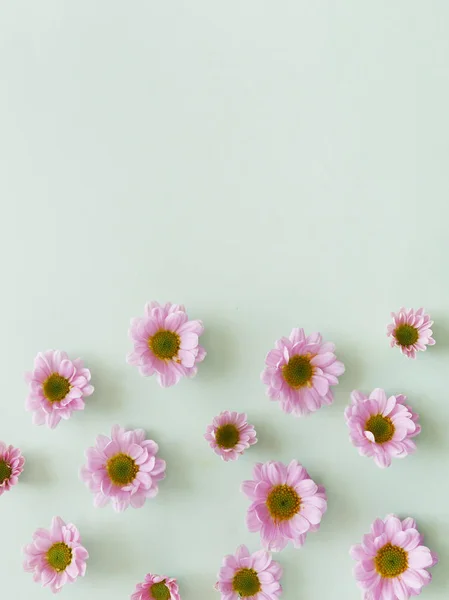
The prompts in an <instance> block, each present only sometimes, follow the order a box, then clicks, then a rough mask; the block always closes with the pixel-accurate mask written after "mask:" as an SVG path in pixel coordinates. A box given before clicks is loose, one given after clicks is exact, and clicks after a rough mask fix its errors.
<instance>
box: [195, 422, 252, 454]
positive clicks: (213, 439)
mask: <svg viewBox="0 0 449 600" xmlns="http://www.w3.org/2000/svg"><path fill="white" fill-rule="evenodd" d="M246 419H247V417H246V414H245V413H237V412H230V411H229V410H225V411H223V412H221V413H220V414H219V415H218V417H214V420H213V421H212V425H208V426H207V430H206V433H205V435H204V437H205V439H206V440H207V441H208V442H209V445H210V447H211V448H212V449H213V451H214V452H215V454H218V456H221V458H222V459H223V460H225V461H228V460H237V459H238V457H239V456H240V455H241V454H243V452H244V451H245V450H246V449H247V448H249V447H250V446H252V445H253V444H255V443H256V442H257V438H256V430H255V429H254V427H253V426H252V425H249V424H248V423H247V420H246Z"/></svg>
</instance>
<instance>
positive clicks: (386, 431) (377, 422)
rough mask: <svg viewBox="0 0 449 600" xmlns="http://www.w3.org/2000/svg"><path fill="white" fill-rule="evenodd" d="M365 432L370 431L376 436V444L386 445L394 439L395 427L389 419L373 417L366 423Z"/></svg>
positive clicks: (378, 416)
mask: <svg viewBox="0 0 449 600" xmlns="http://www.w3.org/2000/svg"><path fill="white" fill-rule="evenodd" d="M365 431H370V432H371V433H372V434H373V435H374V439H375V440H376V444H385V442H389V441H390V440H391V439H392V438H393V435H394V432H395V427H394V425H393V423H392V422H391V419H390V418H389V417H384V416H383V415H373V416H372V417H370V418H369V419H368V421H367V422H366V424H365Z"/></svg>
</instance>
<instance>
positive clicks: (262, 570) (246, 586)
mask: <svg viewBox="0 0 449 600" xmlns="http://www.w3.org/2000/svg"><path fill="white" fill-rule="evenodd" d="M281 577H282V567H281V565H280V564H279V563H277V562H275V561H274V560H272V558H271V554H269V553H268V552H265V551H264V550H259V551H258V552H254V553H253V554H250V553H249V550H248V548H247V547H246V546H239V547H238V548H237V552H236V553H235V555H234V554H228V555H227V556H225V557H224V559H223V566H222V567H221V569H220V572H219V573H218V581H217V583H216V585H215V587H216V589H217V590H218V591H219V592H221V598H222V600H240V598H251V600H276V599H277V598H279V597H280V595H281V592H282V586H281V584H280V580H281Z"/></svg>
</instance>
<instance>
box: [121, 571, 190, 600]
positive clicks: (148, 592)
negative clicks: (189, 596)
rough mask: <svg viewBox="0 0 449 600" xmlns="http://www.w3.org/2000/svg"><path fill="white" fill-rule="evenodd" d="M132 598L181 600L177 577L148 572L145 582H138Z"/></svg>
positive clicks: (139, 599)
mask: <svg viewBox="0 0 449 600" xmlns="http://www.w3.org/2000/svg"><path fill="white" fill-rule="evenodd" d="M131 600H181V596H180V595H179V589H178V584H177V583H176V579H172V578H170V577H162V576H161V575H151V573H148V575H146V577H145V581H144V582H143V583H138V584H137V586H136V591H135V592H134V594H133V595H132V596H131Z"/></svg>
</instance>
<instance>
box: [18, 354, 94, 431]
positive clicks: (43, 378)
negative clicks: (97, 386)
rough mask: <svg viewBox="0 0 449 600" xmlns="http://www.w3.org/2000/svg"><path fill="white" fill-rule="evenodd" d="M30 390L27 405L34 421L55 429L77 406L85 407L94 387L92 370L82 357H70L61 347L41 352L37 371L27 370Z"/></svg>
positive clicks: (78, 408)
mask: <svg viewBox="0 0 449 600" xmlns="http://www.w3.org/2000/svg"><path fill="white" fill-rule="evenodd" d="M25 381H26V382H27V383H28V384H29V390H30V393H29V395H28V398H27V400H26V409H27V410H29V411H33V412H34V414H33V423H34V424H35V425H43V424H44V423H46V424H47V425H48V427H50V428H51V429H54V428H55V427H56V425H57V424H58V423H59V421H60V420H61V419H69V418H70V416H71V415H72V412H73V411H74V410H83V409H84V398H85V397H86V396H90V395H91V394H92V392H93V391H94V388H93V386H92V385H90V383H89V382H90V371H89V369H85V368H84V366H83V361H82V360H81V359H80V358H77V359H76V360H73V361H72V360H69V358H68V356H67V354H66V353H65V352H62V351H61V350H56V351H54V350H47V352H39V354H38V355H37V356H36V358H35V359H34V371H32V372H31V373H26V374H25Z"/></svg>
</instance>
